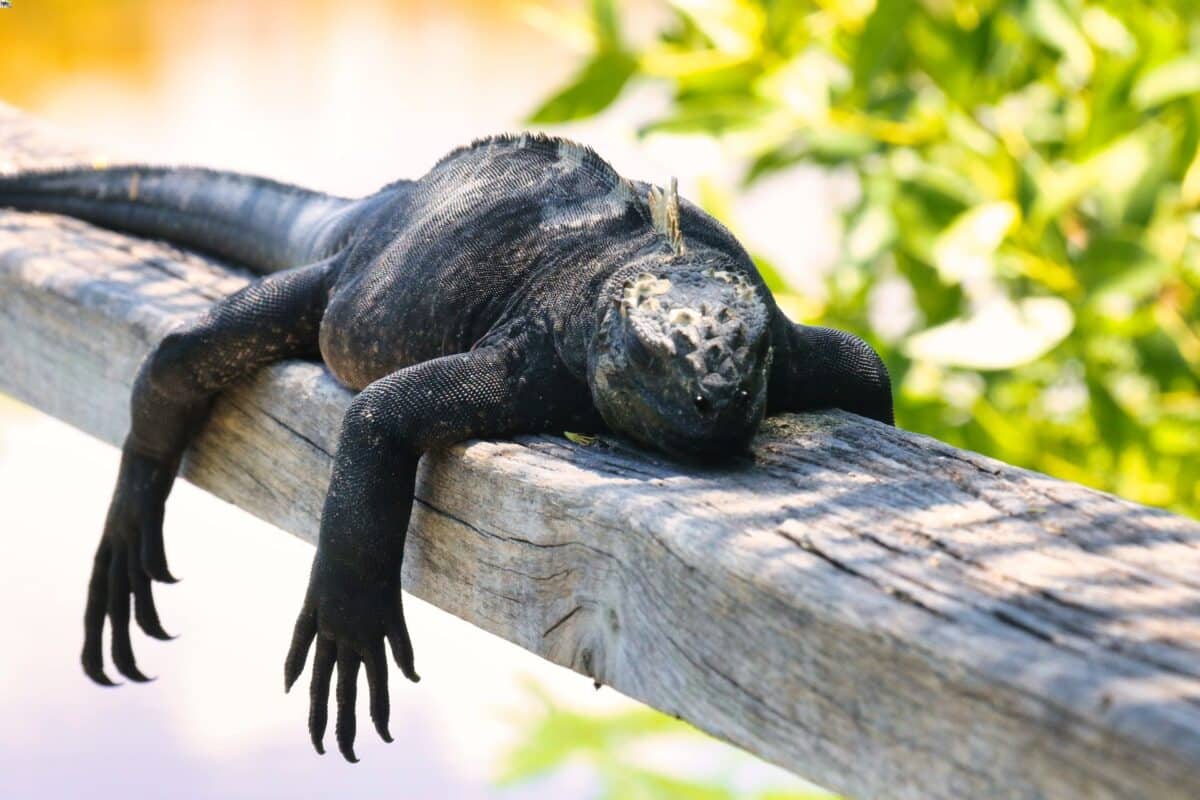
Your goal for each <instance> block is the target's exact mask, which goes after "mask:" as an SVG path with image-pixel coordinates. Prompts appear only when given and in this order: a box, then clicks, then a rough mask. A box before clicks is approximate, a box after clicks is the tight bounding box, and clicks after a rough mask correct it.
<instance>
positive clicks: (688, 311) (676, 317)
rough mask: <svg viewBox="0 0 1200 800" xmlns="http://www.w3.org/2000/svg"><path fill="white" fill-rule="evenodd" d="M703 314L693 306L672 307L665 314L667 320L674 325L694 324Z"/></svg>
mask: <svg viewBox="0 0 1200 800" xmlns="http://www.w3.org/2000/svg"><path fill="white" fill-rule="evenodd" d="M702 316H703V315H702V314H701V313H700V312H699V311H697V310H696V309H694V308H676V309H672V311H671V313H670V314H668V315H667V322H669V323H670V324H672V325H676V326H680V327H682V326H684V325H695V324H696V323H698V322H699V321H700V318H701V317H702Z"/></svg>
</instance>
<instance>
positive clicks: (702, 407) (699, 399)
mask: <svg viewBox="0 0 1200 800" xmlns="http://www.w3.org/2000/svg"><path fill="white" fill-rule="evenodd" d="M692 402H693V403H695V404H696V410H697V411H699V412H700V413H701V414H704V413H706V412H707V411H708V410H709V409H711V408H712V403H711V402H710V401H709V399H708V398H707V397H705V396H704V395H702V394H698V395H696V396H695V397H693V398H692Z"/></svg>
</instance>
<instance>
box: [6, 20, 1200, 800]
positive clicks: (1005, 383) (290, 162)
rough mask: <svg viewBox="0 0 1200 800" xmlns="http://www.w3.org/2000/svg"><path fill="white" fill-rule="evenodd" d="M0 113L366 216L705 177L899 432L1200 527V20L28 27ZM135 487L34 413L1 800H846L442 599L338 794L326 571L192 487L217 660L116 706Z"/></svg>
mask: <svg viewBox="0 0 1200 800" xmlns="http://www.w3.org/2000/svg"><path fill="white" fill-rule="evenodd" d="M0 100H3V101H6V102H9V103H12V104H14V105H17V106H19V107H21V108H24V109H27V110H28V111H30V112H32V113H34V114H37V115H39V116H41V117H43V118H45V119H49V120H51V121H54V122H57V123H58V124H60V125H61V126H62V127H63V128H64V129H65V130H67V131H69V133H70V134H71V135H72V136H74V137H75V138H77V139H79V140H81V141H84V142H86V143H89V144H91V145H93V146H94V147H95V148H96V149H98V150H101V151H103V152H105V153H106V154H107V155H108V156H109V157H110V159H113V160H118V159H137V160H141V161H158V162H187V163H197V164H205V165H211V166H215V167H221V168H226V169H235V170H242V171H248V172H254V173H258V174H263V175H268V176H271V177H275V178H279V179H282V180H287V181H293V182H297V183H302V184H306V185H310V186H313V187H316V188H321V189H325V190H328V191H332V192H338V193H346V194H362V193H366V192H370V191H372V190H374V189H375V188H377V187H378V186H379V185H381V184H383V183H386V182H388V181H390V180H392V179H394V178H397V177H401V176H417V175H419V174H421V173H422V172H423V171H424V170H425V169H427V168H428V167H429V166H430V165H432V163H433V162H434V161H435V160H436V159H437V158H438V157H439V156H440V155H441V154H442V153H444V152H445V151H446V150H448V149H450V148H451V147H453V146H456V145H458V144H461V143H463V142H466V141H469V140H470V139H471V138H473V137H476V136H480V135H485V134H488V133H494V132H498V131H504V130H513V129H524V128H538V129H544V130H548V131H551V132H554V133H559V134H563V135H567V136H570V137H573V138H577V139H580V140H582V141H584V142H586V143H588V144H590V145H592V146H593V147H595V149H596V150H598V151H599V152H600V153H601V154H602V155H603V156H605V157H606V158H607V159H609V160H610V161H611V162H612V163H613V164H614V165H615V166H616V167H617V169H618V170H619V171H621V172H622V173H624V174H626V175H629V176H632V177H638V178H644V179H648V180H652V181H656V182H659V183H662V182H664V180H665V179H666V178H667V177H669V176H670V175H678V176H679V178H680V184H681V191H682V192H683V193H684V194H685V195H687V196H688V197H690V198H692V199H694V200H696V201H698V202H700V203H701V204H702V205H703V206H705V207H706V208H707V209H708V210H709V211H710V212H711V213H713V214H715V215H716V216H718V217H719V218H721V219H722V220H723V221H725V222H726V223H727V224H728V225H729V226H730V227H731V228H732V229H733V230H734V231H735V232H736V233H737V234H738V235H739V237H741V239H742V240H743V242H744V243H745V244H746V245H747V247H748V249H750V251H751V252H752V254H753V255H754V256H755V259H756V261H757V262H758V264H759V266H760V269H761V270H762V272H763V273H764V275H765V276H766V277H767V279H768V282H769V284H770V285H771V287H772V289H773V291H774V292H775V293H776V295H777V297H778V298H779V299H780V302H781V304H782V305H783V306H784V308H785V309H786V310H787V311H788V313H789V314H791V315H792V316H793V317H794V318H795V319H797V320H800V321H805V322H819V323H821V324H828V325H834V326H838V327H843V328H847V329H850V330H854V331H855V332H857V333H859V334H860V335H863V336H865V337H866V338H867V339H868V340H870V341H871V342H872V344H874V345H875V346H876V348H877V349H878V350H879V351H880V352H881V354H882V355H883V357H884V360H885V361H886V362H887V364H888V366H889V368H890V369H891V371H892V374H893V379H894V382H895V386H896V406H897V409H896V410H897V419H898V423H899V424H900V425H901V426H902V427H905V428H908V429H911V430H916V431H920V432H923V433H927V434H931V435H933V436H936V437H938V438H940V439H943V440H945V441H948V442H951V443H952V444H955V445H958V446H962V447H966V448H969V449H972V450H976V451H979V452H983V453H986V454H988V455H992V456H995V457H997V458H1000V459H1002V460H1005V461H1008V462H1010V463H1014V464H1019V465H1022V466H1027V467H1030V468H1033V469H1037V470H1040V471H1043V472H1047V473H1049V474H1052V475H1056V476H1058V477H1062V478H1065V479H1068V480H1072V481H1078V482H1081V483H1085V484H1088V485H1091V486H1095V487H1098V488H1101V489H1105V490H1108V491H1112V492H1115V493H1117V494H1119V495H1122V496H1124V497H1128V498H1130V499H1133V500H1136V501H1139V502H1143V503H1148V504H1151V505H1156V506H1162V507H1165V508H1169V509H1172V510H1174V511H1177V512H1180V513H1184V514H1189V515H1192V516H1200V390H1198V387H1200V300H1198V292H1200V257H1198V256H1200V146H1198V145H1200V5H1198V4H1196V3H1195V2H1194V0H1097V1H1096V2H1085V1H1084V0H757V1H755V0H624V2H616V1H615V0H592V2H587V0H574V1H568V0H561V2H504V1H500V2H497V1H496V0H492V1H490V2H489V1H486V0H475V1H473V2H472V1H469V0H442V2H434V0H424V1H417V2H412V1H409V2H405V1H402V0H390V1H389V0H339V2H332V0H291V2H283V1H282V0H269V1H260V2H256V3H240V2H232V1H231V0H209V1H208V2H203V3H201V2H186V1H185V0H177V1H175V2H163V0H159V2H154V3H152V2H149V1H148V0H106V1H105V2H93V0H13V7H12V8H11V9H0ZM0 161H3V153H0ZM116 463H117V453H116V451H115V450H113V449H111V448H108V447H106V446H103V445H100V444H98V443H96V442H94V441H92V440H90V439H88V438H87V437H85V436H83V435H82V434H79V433H77V432H74V431H72V430H70V429H68V428H66V427H65V426H63V425H61V424H59V423H56V422H54V421H52V420H49V419H47V418H45V417H43V416H41V415H39V414H38V413H37V412H35V411H33V410H31V409H27V408H24V407H22V406H18V405H17V404H15V403H13V402H11V401H2V400H0V503H2V506H3V520H4V521H3V524H2V525H0V527H2V529H3V530H4V531H5V533H6V534H7V535H6V536H5V538H4V546H5V548H6V552H5V556H6V557H5V558H4V559H3V560H2V561H0V607H2V608H5V609H10V611H9V612H8V613H6V622H7V623H8V625H7V629H8V630H7V633H8V637H7V644H6V645H5V646H4V647H3V648H0V716H2V717H3V718H4V719H5V720H6V721H5V723H4V724H3V725H0V796H3V797H33V796H38V797H57V796H67V795H76V794H82V793H85V792H86V793H87V794H89V795H98V796H103V795H108V794H112V795H115V794H117V793H121V794H123V795H124V796H156V795H158V794H165V793H167V792H168V791H169V792H170V793H171V794H173V795H179V796H185V797H268V796H287V797H305V796H321V795H324V794H327V793H331V792H333V791H340V792H345V793H346V794H347V795H348V796H355V797H375V796H382V795H383V794H384V793H387V794H388V795H390V796H395V795H398V796H402V797H492V796H496V797H513V798H517V797H522V798H525V797H530V798H533V797H605V798H658V797H697V798H732V797H750V798H757V799H758V800H768V799H770V800H784V798H802V797H815V796H819V795H820V794H821V793H820V792H819V790H817V789H815V788H813V787H810V786H807V785H806V784H803V782H801V781H799V780H798V779H796V778H794V777H792V776H789V775H787V774H786V773H783V772H782V771H780V770H776V769H774V768H772V767H768V766H767V765H764V764H762V763H761V762H758V761H756V760H754V759H753V758H751V757H749V756H747V755H745V754H742V753H740V752H738V751H736V750H735V749H733V748H730V747H726V746H724V745H720V744H718V743H715V742H713V741H711V740H709V739H707V738H705V737H703V736H701V735H699V734H696V733H694V732H691V731H690V730H689V729H687V728H686V727H685V726H683V725H681V724H679V723H675V722H673V721H671V720H667V719H665V718H663V717H662V716H661V715H658V714H656V713H654V712H651V711H648V710H644V709H642V708H640V707H638V706H636V705H635V704H633V703H631V702H629V701H627V700H624V699H623V698H621V697H620V696H619V695H617V694H616V693H615V692H613V691H612V690H609V689H605V690H602V691H600V692H593V691H592V689H591V688H590V682H588V681H587V680H586V679H584V678H582V677H579V676H576V675H574V674H572V673H567V672H565V671H563V670H560V669H558V668H555V667H551V666H550V665H548V664H545V663H543V662H541V661H540V660H539V659H537V658H535V657H533V656H530V655H528V654H526V653H524V652H523V651H520V650H518V649H516V648H514V647H512V646H510V645H507V644H506V643H504V642H502V641H499V640H497V639H495V638H493V637H490V636H488V635H486V634H483V633H481V632H479V631H477V630H476V629H474V628H471V627H470V626H468V625H466V624H465V623H462V622H460V621H458V620H456V619H454V618H452V617H449V616H448V615H446V614H443V613H441V612H439V611H437V610H436V609H433V608H431V607H429V606H427V605H424V604H422V603H419V602H417V601H413V602H412V603H411V610H410V611H409V616H410V625H411V627H412V631H413V636H414V641H415V643H416V647H417V658H418V662H419V664H420V668H421V672H422V675H423V677H424V678H425V680H424V681H422V683H421V684H420V686H419V687H404V686H400V685H397V686H396V688H395V691H394V698H393V703H394V709H395V711H394V714H393V717H394V720H395V723H394V724H393V733H394V734H396V736H397V743H396V744H394V745H392V746H391V747H390V748H387V747H385V746H384V745H382V744H379V743H378V742H374V741H372V740H371V738H370V737H368V736H365V735H364V736H362V737H361V738H362V739H363V743H362V746H361V748H360V755H361V756H363V763H361V764H360V765H358V766H356V767H353V768H350V767H347V766H346V765H344V764H342V763H341V762H338V761H336V759H335V757H327V758H324V759H319V758H317V757H316V756H314V755H312V753H311V750H310V749H309V746H308V743H307V738H306V735H305V731H304V719H305V710H306V702H305V698H303V697H302V696H291V697H285V696H284V695H283V694H282V692H280V691H279V690H278V689H279V683H280V670H281V663H282V656H283V653H284V651H285V650H286V643H287V637H288V635H289V632H290V625H291V620H292V615H293V613H294V611H295V605H296V603H298V602H299V600H300V599H301V597H302V593H303V588H304V585H305V580H306V576H307V567H308V560H309V558H310V555H311V551H310V550H309V549H308V548H307V547H306V546H304V545H302V544H300V543H298V542H296V541H294V540H292V539H290V538H289V537H286V536H282V535H280V534H279V532H278V531H276V530H274V529H271V528H269V527H268V526H265V525H263V524H262V523H260V522H258V521H257V520H254V519H252V518H250V517H248V516H247V515H245V514H242V513H241V512H239V511H237V510H236V509H233V508H231V507H229V506H226V505H224V504H222V503H220V502H219V501H216V500H214V499H213V498H211V497H209V496H207V495H204V494H202V493H200V492H197V491H195V490H193V489H191V487H189V486H186V485H182V484H181V485H180V486H179V487H178V488H177V489H176V491H175V493H174V494H173V495H172V500H171V503H170V506H169V510H168V536H167V538H168V542H167V546H168V548H169V555H170V557H171V560H172V562H171V563H172V567H173V569H174V571H175V572H176V573H177V574H181V575H183V576H184V578H185V580H184V582H183V583H182V584H180V585H179V586H177V587H172V588H169V589H165V590H162V591H160V592H159V594H160V595H161V597H162V603H161V606H160V608H161V610H162V612H163V616H164V620H165V622H166V625H167V627H168V629H169V630H171V631H172V632H173V633H181V634H182V636H181V637H180V639H179V640H178V641H175V642H172V643H170V644H169V645H167V646H158V645H156V644H149V643H144V644H143V645H142V647H141V649H140V650H139V652H140V653H141V663H143V664H144V666H145V668H146V669H147V671H149V672H150V673H152V674H155V675H158V676H160V677H161V678H162V680H160V681H158V682H157V683H155V684H152V685H150V686H149V687H138V688H136V689H130V688H126V689H120V690H116V691H109V692H102V691H99V690H97V689H95V688H93V687H92V686H91V685H90V684H88V683H87V682H86V680H85V679H84V678H83V676H82V675H81V673H80V672H79V670H78V667H77V665H76V656H77V646H78V643H79V627H80V625H79V621H80V619H79V618H80V615H81V610H82V604H83V588H84V585H85V581H86V573H87V571H88V568H89V564H90V555H91V552H92V549H93V547H94V543H95V539H96V537H97V536H98V535H99V531H100V522H101V520H102V518H103V514H104V509H105V507H106V504H107V499H108V494H109V491H110V490H111V482H112V480H113V478H114V476H115V474H116ZM235 553H236V554H237V555H236V557H234V554H235ZM12 609H19V610H20V611H19V612H17V611H12Z"/></svg>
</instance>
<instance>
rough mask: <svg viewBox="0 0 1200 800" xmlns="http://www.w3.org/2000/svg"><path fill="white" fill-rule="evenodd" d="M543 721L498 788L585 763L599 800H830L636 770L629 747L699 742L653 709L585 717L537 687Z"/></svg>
mask: <svg viewBox="0 0 1200 800" xmlns="http://www.w3.org/2000/svg"><path fill="white" fill-rule="evenodd" d="M529 690H530V693H531V694H532V695H533V698H534V700H535V704H536V705H537V706H539V707H540V713H539V715H538V716H537V717H536V718H535V719H533V720H532V721H531V722H530V723H529V724H528V727H527V732H526V733H525V734H524V740H523V741H522V742H521V744H519V745H518V746H517V747H516V748H515V749H513V750H512V751H511V752H510V753H509V754H508V756H507V758H506V759H505V760H504V763H503V765H502V767H501V772H500V775H499V777H498V779H497V782H498V784H499V785H501V786H511V785H513V784H516V783H520V782H523V781H528V780H534V779H536V778H539V777H544V776H546V775H549V774H552V773H554V772H557V771H558V770H561V769H563V768H564V767H566V766H567V765H568V764H571V763H582V764H585V765H587V766H588V767H589V768H590V769H591V770H593V771H594V772H595V774H596V776H597V777H598V778H599V786H600V789H599V794H597V795H596V800H735V798H738V797H745V798H746V800H832V795H829V794H827V793H825V792H822V791H820V790H819V789H813V790H811V791H790V790H767V791H764V792H758V793H755V794H753V795H749V796H746V795H739V794H738V793H737V792H736V791H735V789H734V788H733V787H732V786H729V785H726V784H722V783H720V782H714V781H711V780H687V779H684V778H679V777H676V776H673V775H669V774H667V773H664V772H660V771H658V770H655V769H651V768H647V767H642V766H638V765H637V764H635V763H634V761H633V760H631V759H630V758H629V757H628V754H627V753H626V749H627V748H628V747H629V746H631V745H635V744H636V745H645V744H646V743H647V742H650V741H655V740H657V739H660V738H663V737H674V738H679V737H683V738H684V740H685V741H687V740H692V741H694V740H696V739H697V738H698V737H699V736H700V735H701V734H699V733H698V732H697V731H696V729H695V728H692V727H691V726H690V725H688V724H686V723H684V722H679V721H678V720H675V719H672V718H671V717H668V716H667V715H665V714H661V713H659V712H657V711H654V710H653V709H649V708H638V709H634V710H631V711H625V712H621V713H618V714H612V715H609V716H595V715H585V714H580V713H577V712H574V711H569V710H566V709H563V708H560V707H558V706H556V705H555V704H554V703H553V702H551V700H550V699H549V698H548V697H547V696H546V695H545V694H544V693H542V692H541V691H540V690H539V689H538V688H537V687H536V686H535V685H532V684H531V685H530V686H529Z"/></svg>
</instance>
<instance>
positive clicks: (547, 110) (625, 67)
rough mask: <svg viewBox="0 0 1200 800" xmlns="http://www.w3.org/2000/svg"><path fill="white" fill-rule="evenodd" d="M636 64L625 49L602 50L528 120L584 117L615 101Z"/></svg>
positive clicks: (568, 119) (556, 121)
mask: <svg viewBox="0 0 1200 800" xmlns="http://www.w3.org/2000/svg"><path fill="white" fill-rule="evenodd" d="M636 68H637V61H636V60H635V59H634V58H633V56H631V55H629V54H628V53H625V52H623V51H619V50H617V51H602V52H600V53H597V54H596V55H595V56H593V57H592V60H591V61H589V62H588V63H587V64H586V65H584V67H583V69H582V70H581V71H580V72H579V73H578V74H577V75H576V76H575V77H574V78H573V79H572V80H571V82H570V83H569V84H568V85H567V86H566V87H564V88H563V89H561V90H559V92H558V93H557V94H555V95H554V96H553V97H551V98H550V99H549V100H547V101H546V102H545V103H544V104H543V105H542V106H541V107H540V108H538V110H537V111H534V112H533V113H532V114H530V115H529V117H528V119H527V120H526V121H527V122H531V123H536V124H553V123H559V122H570V121H571V120H577V119H584V118H585V117H590V116H592V115H594V114H598V113H600V112H601V111H603V110H604V109H606V108H608V107H609V106H610V105H612V103H613V101H615V100H616V99H617V96H618V95H620V94H621V90H622V89H623V88H625V84H626V83H627V82H628V81H629V78H630V77H631V76H632V75H633V73H634V70H635V69H636Z"/></svg>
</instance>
